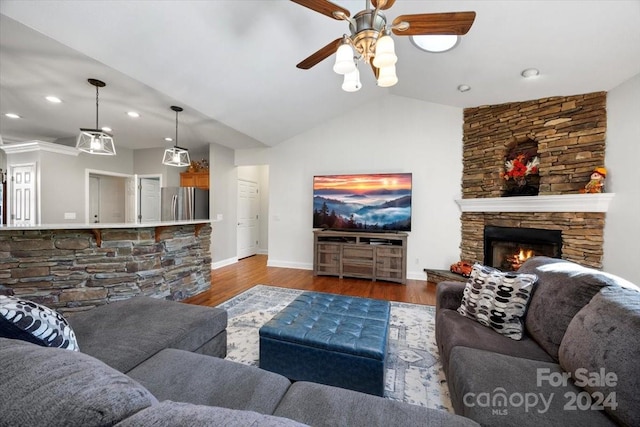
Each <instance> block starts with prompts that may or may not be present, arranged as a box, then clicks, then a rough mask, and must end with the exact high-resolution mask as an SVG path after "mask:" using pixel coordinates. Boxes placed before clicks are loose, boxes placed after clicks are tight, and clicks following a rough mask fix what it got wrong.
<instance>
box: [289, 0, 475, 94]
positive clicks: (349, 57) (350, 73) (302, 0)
mask: <svg viewBox="0 0 640 427" xmlns="http://www.w3.org/2000/svg"><path fill="white" fill-rule="evenodd" d="M291 1H293V2H294V3H298V4H300V5H302V6H305V7H307V8H309V9H311V10H314V11H316V12H318V13H321V14H323V15H326V16H328V17H330V18H333V19H336V20H344V21H347V22H349V30H350V31H351V35H346V34H345V35H344V36H343V37H340V38H337V39H335V40H333V41H332V42H330V43H328V44H327V45H326V46H324V47H323V48H321V49H319V50H318V51H316V52H315V53H313V54H311V55H310V56H309V57H307V58H306V59H304V60H303V61H301V62H300V63H299V64H298V65H296V66H297V67H298V68H301V69H303V70H308V69H309V68H311V67H313V66H314V65H316V64H318V63H319V62H321V61H323V60H324V59H326V58H327V57H329V56H330V55H332V54H333V53H337V54H336V64H335V65H334V68H333V69H334V71H335V72H336V73H338V74H344V75H345V82H344V83H343V86H342V88H343V89H344V90H346V91H349V92H352V91H355V90H358V89H360V78H359V74H358V69H357V67H356V61H357V60H361V61H363V62H365V63H367V64H370V66H371V69H372V70H373V73H374V75H375V77H376V79H377V80H378V86H383V87H388V86H393V85H394V84H395V83H397V81H398V78H397V77H396V75H395V63H396V61H397V59H398V58H397V57H396V55H395V51H394V44H393V39H392V38H391V37H390V33H391V32H393V34H395V35H397V36H415V35H464V34H466V33H467V32H468V31H469V29H470V28H471V25H472V24H473V21H474V19H475V17H476V13H475V12H448V13H421V14H415V15H400V16H398V17H397V18H395V19H394V20H393V22H392V23H391V25H387V18H386V17H385V16H384V14H383V13H382V12H381V11H383V10H387V9H389V8H390V7H391V6H393V5H394V3H395V1H396V0H366V9H364V10H361V11H360V12H358V13H356V14H355V15H354V16H353V17H351V16H350V13H349V11H348V10H347V9H345V8H343V7H341V6H338V5H336V4H334V3H331V2H330V1H327V0H291ZM372 6H373V7H372ZM356 80H357V82H356Z"/></svg>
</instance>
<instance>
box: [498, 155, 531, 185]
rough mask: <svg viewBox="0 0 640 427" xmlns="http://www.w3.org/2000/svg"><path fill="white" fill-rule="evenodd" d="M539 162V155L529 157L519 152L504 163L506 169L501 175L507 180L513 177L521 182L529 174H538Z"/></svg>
mask: <svg viewBox="0 0 640 427" xmlns="http://www.w3.org/2000/svg"><path fill="white" fill-rule="evenodd" d="M539 164H540V159H539V158H538V156H534V157H532V158H531V159H527V157H526V156H525V155H524V154H518V155H517V156H516V157H515V158H514V159H511V160H507V161H506V162H505V163H504V168H505V171H504V172H502V173H500V176H501V177H502V178H504V179H505V180H509V179H513V180H514V181H517V182H521V181H524V177H526V176H528V175H537V174H538V165H539Z"/></svg>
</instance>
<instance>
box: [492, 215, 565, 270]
mask: <svg viewBox="0 0 640 427" xmlns="http://www.w3.org/2000/svg"><path fill="white" fill-rule="evenodd" d="M561 252H562V232H561V231H560V230H544V229H537V228H515V227H494V226H486V227H485V229H484V263H485V265H489V266H491V267H494V268H497V269H499V270H502V271H517V270H518V269H519V268H520V266H521V265H522V263H523V262H524V261H526V260H527V259H528V258H531V257H532V256H548V257H552V258H560V257H561V255H562V253H561Z"/></svg>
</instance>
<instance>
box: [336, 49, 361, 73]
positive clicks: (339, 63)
mask: <svg viewBox="0 0 640 427" xmlns="http://www.w3.org/2000/svg"><path fill="white" fill-rule="evenodd" d="M355 69H356V63H355V62H354V60H353V48H352V47H351V45H349V44H348V43H342V44H341V45H340V47H339V48H338V50H337V51H336V62H335V64H334V65H333V71H335V72H336V73H338V74H348V73H351V72H353V70H355Z"/></svg>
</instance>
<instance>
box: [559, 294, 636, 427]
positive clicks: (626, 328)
mask: <svg viewBox="0 0 640 427" xmlns="http://www.w3.org/2000/svg"><path fill="white" fill-rule="evenodd" d="M639 360H640V290H638V291H634V290H631V289H623V288H617V287H613V286H612V287H608V288H605V289H602V290H601V291H600V292H599V293H598V294H597V295H596V296H595V297H593V299H592V300H591V302H590V303H589V304H587V305H586V306H585V307H584V308H583V309H582V310H580V311H579V312H578V314H576V315H575V317H574V318H573V320H572V321H571V323H569V327H568V328H567V332H566V333H565V334H564V338H563V339H562V343H561V344H560V365H561V366H562V367H563V368H564V369H565V370H567V371H568V372H570V373H571V375H572V378H573V379H574V380H577V382H578V383H579V384H584V388H585V390H587V391H589V392H590V393H592V394H593V393H599V395H600V396H602V397H603V398H604V399H606V398H607V397H609V398H614V399H615V403H617V407H616V408H615V409H614V408H613V407H612V405H610V404H606V403H607V401H606V400H605V402H604V403H605V404H604V405H603V406H604V408H605V410H606V411H607V412H609V414H610V415H611V417H612V418H614V419H616V420H617V421H619V422H620V423H621V424H623V425H629V426H631V425H634V426H640V369H639V368H638V361H639ZM595 396H598V395H595ZM609 400H611V399H609Z"/></svg>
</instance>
